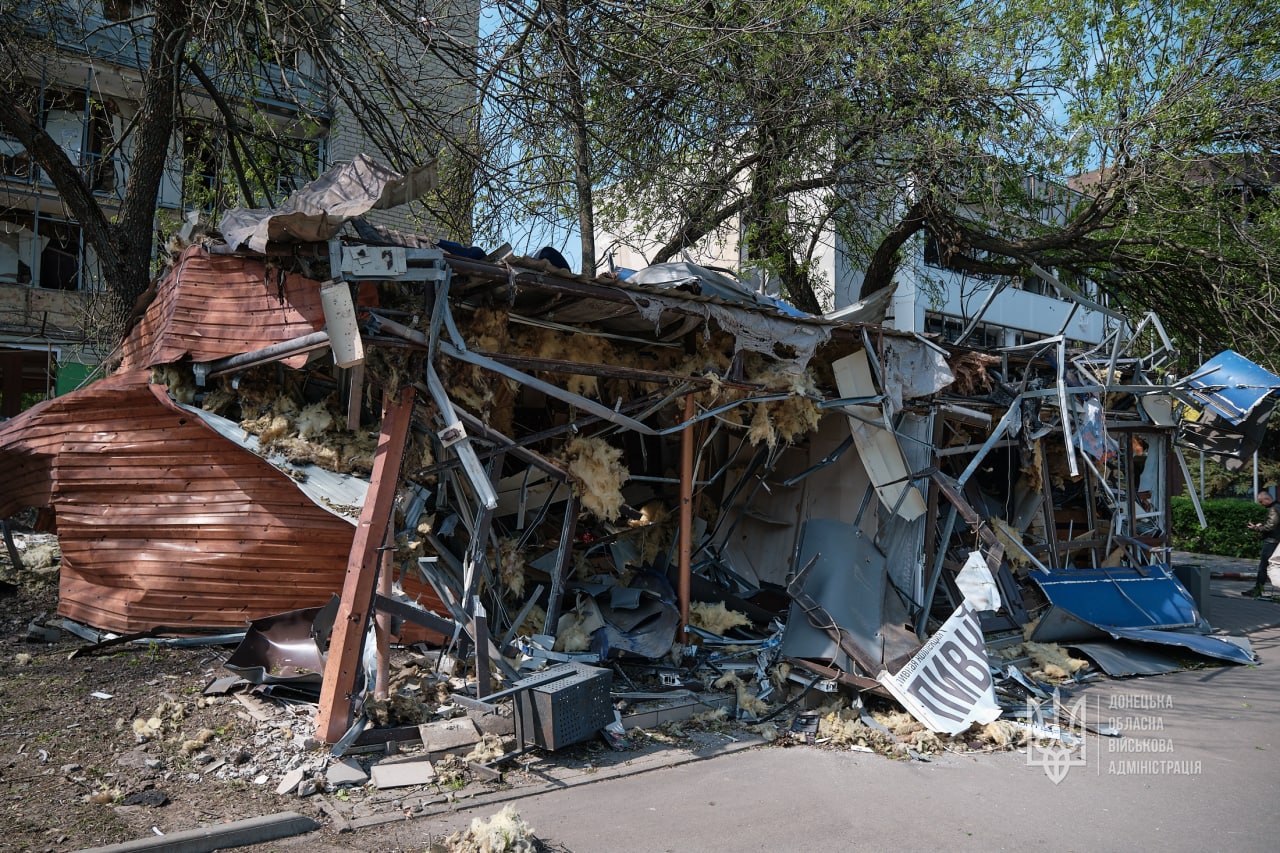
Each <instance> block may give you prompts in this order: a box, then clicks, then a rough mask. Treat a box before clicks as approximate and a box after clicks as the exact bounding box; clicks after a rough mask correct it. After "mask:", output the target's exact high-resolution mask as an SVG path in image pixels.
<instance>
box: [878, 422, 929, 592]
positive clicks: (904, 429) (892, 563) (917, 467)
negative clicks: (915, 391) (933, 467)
mask: <svg viewBox="0 0 1280 853" xmlns="http://www.w3.org/2000/svg"><path fill="white" fill-rule="evenodd" d="M897 431H898V434H899V436H901V437H902V440H900V441H899V442H898V444H900V445H901V446H902V455H903V456H904V457H905V458H906V460H907V467H908V468H910V469H911V470H912V471H923V470H924V469H925V468H927V467H928V466H929V463H930V461H931V457H932V455H933V417H932V416H931V415H913V414H904V415H903V416H902V419H901V421H900V422H899V424H898V430H897ZM913 439H915V440H913ZM879 515H880V525H881V527H880V534H879V541H880V543H881V547H883V548H884V550H885V554H886V563H885V565H886V566H887V567H888V571H889V577H891V578H892V579H893V583H894V586H896V587H897V588H898V589H900V590H902V591H903V592H904V593H906V594H907V595H908V596H910V597H911V600H912V602H913V603H914V604H915V605H916V606H917V607H919V606H920V604H921V601H922V600H923V597H924V531H925V521H926V517H927V513H926V514H925V515H920V516H917V517H916V518H913V519H912V520H910V521H907V520H906V519H904V518H902V516H900V515H898V514H897V513H889V512H884V513H880V514H879ZM928 520H930V521H932V519H928Z"/></svg>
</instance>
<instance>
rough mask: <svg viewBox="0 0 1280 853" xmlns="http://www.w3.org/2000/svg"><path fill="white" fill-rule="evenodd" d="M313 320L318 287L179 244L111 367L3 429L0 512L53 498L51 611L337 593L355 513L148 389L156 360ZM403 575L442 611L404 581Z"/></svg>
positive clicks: (263, 604)
mask: <svg viewBox="0 0 1280 853" xmlns="http://www.w3.org/2000/svg"><path fill="white" fill-rule="evenodd" d="M323 327H324V319H323V312H322V311H321V308H320V301H319V285H318V283H317V282H315V281H310V280H307V279H304V278H302V277H300V276H296V275H292V276H283V277H278V276H276V274H275V273H273V272H271V271H269V269H268V268H267V267H265V266H264V265H263V264H262V263H261V262H259V261H255V260H247V259H242V258H236V257H226V256H212V255H208V254H206V253H205V252H204V251H203V250H202V249H199V248H192V249H189V250H187V251H186V252H185V253H184V254H183V256H182V258H181V259H180V261H179V263H178V264H177V266H176V267H175V269H174V270H173V271H172V273H171V274H170V275H169V276H168V277H166V279H165V280H164V281H163V282H161V284H160V285H159V287H158V290H157V294H156V298H155V300H154V301H153V302H152V304H151V305H150V306H149V308H148V310H147V314H146V316H145V317H144V318H143V319H142V321H140V322H139V324H138V326H137V327H136V328H135V329H134V330H133V332H132V334H131V335H130V336H129V338H128V341H127V342H126V346H125V348H124V360H123V365H122V367H121V369H120V371H118V372H117V373H116V374H115V375H113V376H111V377H108V378H106V379H103V380H100V381H98V382H96V383H94V384H92V385H90V386H88V387H87V388H83V389H81V390H79V391H75V392H73V393H71V394H67V395H65V396H63V397H58V398H56V399H54V400H50V401H47V402H45V403H42V404H40V405H38V406H36V407H34V408H32V409H30V410H28V411H27V412H24V413H22V414H21V415H19V416H18V417H16V418H13V419H12V420H10V421H8V422H5V423H3V424H0V480H2V481H3V482H4V483H5V489H4V491H3V493H0V517H5V516H8V515H11V514H13V513H14V512H16V511H18V510H20V509H22V508H23V507H26V506H38V507H52V508H53V509H54V513H55V519H56V524H57V533H58V539H59V542H60V544H61V547H62V569H61V580H60V589H59V597H60V601H59V605H58V612H59V613H61V614H62V615H64V616H67V617H69V618H71V619H75V620H77V621H80V622H84V623H87V624H89V625H93V626H95V627H98V628H105V629H108V630H112V631H120V632H124V631H139V630H146V629H150V628H154V627H156V626H169V627H174V628H184V627H186V628H198V627H208V628H226V627H232V628H234V627H242V626H243V625H244V623H245V620H246V619H253V618H258V617H261V616H268V615H271V614H274V613H280V612H282V611H286V610H293V609H297V608H301V607H311V606H316V605H320V604H323V603H325V602H326V601H328V599H329V597H330V596H331V595H332V594H334V593H336V592H338V591H340V590H341V589H342V582H343V578H344V576H345V573H346V570H347V562H348V557H349V552H350V550H351V542H352V538H353V536H354V532H355V528H354V527H353V526H352V524H350V523H349V522H347V521H345V520H343V519H340V518H338V517H336V516H334V515H332V514H331V513H329V512H327V511H326V510H324V509H322V508H320V507H318V506H316V505H315V504H314V503H313V502H311V501H310V500H309V499H308V498H307V497H306V496H305V495H303V493H302V492H301V491H299V490H298V488H297V486H296V484H295V483H294V482H293V481H292V480H291V479H290V478H289V477H287V476H286V475H284V474H282V473H281V472H279V471H277V470H276V469H275V468H273V467H272V466H271V465H269V464H267V463H266V462H265V461H263V460H262V459H260V458H259V457H257V456H255V455H254V454H253V453H251V452H249V451H247V450H245V449H243V448H241V447H240V446H238V445H236V444H234V443H232V442H230V441H228V440H226V439H225V438H223V437H222V436H220V435H219V434H218V433H216V432H215V431H214V430H212V429H211V428H210V427H208V426H207V425H205V423H204V422H203V421H201V420H200V419H199V418H197V417H193V416H192V415H191V414H190V413H189V412H187V411H185V410H183V409H181V408H180V407H178V406H177V405H175V404H174V403H173V402H172V401H171V400H170V398H169V396H168V394H167V393H166V391H165V389H164V387H163V386H153V385H149V384H148V376H149V368H150V367H151V366H153V365H157V364H164V363H169V362H172V361H177V360H179V359H181V358H182V357H184V356H190V357H192V358H193V359H196V360H202V361H203V360H211V359H215V358H220V357H223V356H227V355H235V354H238V353H241V352H246V351H249V350H254V349H258V348H261V347H265V346H267V345H269V344H272V343H277V342H280V341H285V340H290V339H292V338H295V337H299V336H301V335H305V334H309V333H311V332H313V331H316V330H319V329H321V328H323ZM306 358H307V356H306V355H302V356H299V357H297V359H296V360H299V362H300V360H305V359H306ZM288 363H289V362H286V364H288ZM404 586H405V588H406V590H407V591H408V592H409V593H410V594H411V595H418V596H421V599H422V603H423V604H424V606H428V607H432V606H434V607H437V608H439V607H442V605H440V604H439V601H438V599H436V598H435V596H434V595H433V594H431V593H430V592H429V591H428V590H426V589H424V588H423V587H422V585H421V584H419V583H417V582H416V581H415V580H413V579H409V578H406V579H405V583H404ZM420 637H421V632H418V634H417V638H420Z"/></svg>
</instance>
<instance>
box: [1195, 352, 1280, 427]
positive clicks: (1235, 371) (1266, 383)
mask: <svg viewBox="0 0 1280 853" xmlns="http://www.w3.org/2000/svg"><path fill="white" fill-rule="evenodd" d="M1193 377H1194V378H1192V379H1191V380H1190V381H1188V382H1187V383H1186V385H1185V388H1186V390H1187V392H1188V393H1189V394H1190V395H1191V396H1192V397H1193V398H1195V399H1196V400H1197V401H1198V402H1200V403H1202V404H1204V405H1205V406H1207V407H1209V408H1210V409H1211V410H1213V411H1216V412H1217V413H1218V414H1219V415H1221V416H1222V417H1224V418H1226V419H1227V420H1228V421H1230V422H1231V423H1233V424H1239V423H1240V422H1242V421H1243V420H1245V418H1247V417H1248V416H1249V413H1250V412H1252V411H1253V409H1254V407H1255V406H1257V405H1258V404H1259V403H1261V402H1262V401H1263V400H1265V399H1266V398H1267V397H1269V396H1270V395H1271V394H1272V393H1274V392H1275V391H1277V390H1280V376H1276V375H1275V374H1274V373H1271V372H1270V371H1268V370H1267V369H1266V368H1263V367H1260V366H1259V365H1257V364H1254V363H1253V362H1252V361H1250V360H1249V359H1247V358H1245V357H1244V356H1242V355H1240V354H1239V353H1237V352H1234V351H1233V350H1223V351H1222V352H1220V353H1218V354H1217V355H1215V356H1214V357H1213V358H1211V359H1209V360H1208V361H1206V362H1205V363H1204V364H1202V365H1200V369H1199V370H1197V371H1196V372H1195V374H1193Z"/></svg>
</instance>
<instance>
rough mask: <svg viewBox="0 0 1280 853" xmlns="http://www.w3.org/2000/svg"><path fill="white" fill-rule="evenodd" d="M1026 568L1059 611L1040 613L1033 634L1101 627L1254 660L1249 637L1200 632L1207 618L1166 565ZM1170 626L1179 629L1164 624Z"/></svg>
mask: <svg viewBox="0 0 1280 853" xmlns="http://www.w3.org/2000/svg"><path fill="white" fill-rule="evenodd" d="M1031 574H1032V577H1033V578H1034V579H1035V581H1036V583H1037V584H1038V585H1039V586H1040V589H1041V590H1043V591H1044V594H1045V596H1046V597H1047V598H1048V599H1049V601H1050V603H1051V604H1052V605H1053V608H1054V610H1059V611H1062V613H1061V614H1055V613H1054V612H1053V610H1051V611H1050V612H1049V613H1047V614H1045V615H1044V616H1043V617H1042V619H1041V624H1040V625H1037V626H1036V630H1034V631H1033V632H1032V635H1031V638H1032V639H1033V640H1036V641H1049V642H1059V643H1062V642H1069V641H1070V640H1073V639H1075V640H1088V639H1091V637H1092V636H1097V631H1100V632H1102V633H1104V634H1107V635H1110V636H1112V637H1115V638H1117V639H1124V640H1133V641H1137V642H1143V643H1155V644H1159V645H1165V646H1179V647H1181V648H1184V649H1187V650H1189V651H1192V652H1195V653H1197V654H1200V655H1204V656H1206V657H1212V658H1216V659H1219V660H1226V661H1230V662H1232V663H1241V664H1251V663H1255V662H1256V661H1255V657H1254V655H1253V651H1252V649H1251V648H1249V646H1248V640H1244V641H1243V643H1240V642H1238V641H1237V639H1236V638H1225V637H1214V636H1209V635H1207V634H1205V633H1204V632H1205V631H1207V630H1208V623H1206V622H1205V621H1204V619H1203V618H1201V616H1200V614H1199V613H1198V612H1197V611H1196V609H1195V602H1194V601H1193V600H1192V598H1191V594H1190V593H1189V592H1187V590H1186V588H1185V587H1183V585H1182V583H1181V582H1180V581H1179V580H1178V579H1177V578H1175V577H1174V576H1173V573H1172V572H1170V571H1169V569H1168V568H1167V567H1165V566H1162V565H1150V566H1145V567H1141V568H1138V567H1115V568H1104V569H1092V570H1090V569H1076V570H1057V571H1053V572H1050V573H1048V575H1044V574H1043V573H1039V572H1032V573H1031ZM1063 616H1066V617H1068V618H1066V619H1064V618H1062V617H1063ZM1090 628H1093V629H1097V631H1090V630H1089V629H1090ZM1175 628H1181V629H1184V630H1168V629H1175ZM1193 631H1197V632H1196V633H1193Z"/></svg>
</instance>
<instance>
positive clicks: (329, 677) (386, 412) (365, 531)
mask: <svg viewBox="0 0 1280 853" xmlns="http://www.w3.org/2000/svg"><path fill="white" fill-rule="evenodd" d="M412 414H413V388H412V387H409V388H405V389H404V390H403V391H402V392H401V393H400V398H399V399H398V400H396V399H393V398H392V397H391V396H390V395H383V398H382V432H381V434H380V435H379V436H378V449H377V452H376V453H375V454H374V457H373V475H372V476H371V477H370V479H369V493H368V495H367V496H366V497H365V501H364V508H363V509H362V510H361V511H360V522H359V524H358V525H357V526H356V535H355V539H354V540H353V541H352V543H351V556H350V557H349V558H348V559H347V575H346V579H345V580H344V581H343V584H342V602H341V604H339V605H338V615H337V617H336V618H335V619H334V623H333V636H332V638H331V639H330V641H329V655H328V658H327V659H326V660H325V665H324V680H323V682H322V683H321V685H320V709H319V711H318V712H317V713H316V738H317V739H318V740H321V741H323V742H324V743H335V742H337V741H338V739H339V738H341V737H342V736H343V735H344V734H345V733H346V731H347V729H348V728H349V727H350V725H351V691H352V690H353V689H355V682H356V673H357V672H358V670H359V667H360V651H361V647H362V646H363V644H364V635H365V627H366V623H367V621H368V619H369V611H370V609H371V605H372V603H373V584H374V578H375V577H376V576H377V565H378V563H377V560H378V543H380V542H381V541H382V535H383V532H384V531H385V530H386V529H387V524H388V523H389V522H390V521H391V507H392V504H393V503H394V501H395V496H396V486H397V484H398V482H399V476H400V461H401V459H403V458H404V443H405V438H406V437H407V436H408V434H409V421H410V418H411V416H412Z"/></svg>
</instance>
